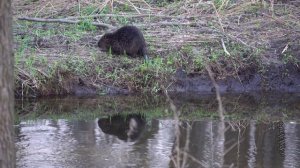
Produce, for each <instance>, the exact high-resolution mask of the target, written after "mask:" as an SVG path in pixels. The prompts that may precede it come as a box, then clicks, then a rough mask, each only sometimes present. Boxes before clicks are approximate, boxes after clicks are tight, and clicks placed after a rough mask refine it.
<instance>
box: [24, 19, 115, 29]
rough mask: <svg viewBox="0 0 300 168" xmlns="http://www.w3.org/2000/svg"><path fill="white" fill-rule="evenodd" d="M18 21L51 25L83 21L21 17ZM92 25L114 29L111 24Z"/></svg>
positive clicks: (93, 23)
mask: <svg viewBox="0 0 300 168" xmlns="http://www.w3.org/2000/svg"><path fill="white" fill-rule="evenodd" d="M18 20H27V21H33V22H49V23H67V24H78V23H80V22H81V21H79V20H68V19H44V18H30V17H20V18H18ZM92 25H94V26H98V27H104V28H108V29H113V28H114V27H113V26H112V25H109V24H105V23H97V22H92Z"/></svg>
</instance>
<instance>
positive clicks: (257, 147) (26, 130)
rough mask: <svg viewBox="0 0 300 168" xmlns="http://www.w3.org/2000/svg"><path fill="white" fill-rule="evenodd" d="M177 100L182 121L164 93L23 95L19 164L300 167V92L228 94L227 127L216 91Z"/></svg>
mask: <svg viewBox="0 0 300 168" xmlns="http://www.w3.org/2000/svg"><path fill="white" fill-rule="evenodd" d="M173 98H174V102H175V105H176V106H177V107H178V109H180V110H181V113H182V115H184V116H188V117H187V118H185V117H182V119H180V121H179V122H176V121H175V120H173V117H172V115H173V114H172V112H171V111H170V110H168V109H169V107H168V103H166V101H165V100H164V98H163V97H157V98H144V97H98V98H84V99H80V98H66V99H48V100H39V101H18V102H17V104H16V106H17V107H16V109H17V112H18V113H20V115H21V117H20V119H19V120H20V123H19V124H18V125H17V126H16V127H15V129H16V146H17V166H18V167H26V168H27V167H41V168H50V167H55V168H56V167H70V168H71V167H72V168H73V167H80V168H82V167H101V168H102V167H104V168H106V167H107V168H131V167H133V168H135V167H136V168H142V167H145V168H148V167H149V168H164V167H176V164H179V165H184V166H183V167H190V168H194V167H274V168H276V167H300V125H299V123H300V122H299V121H300V120H299V112H300V97H299V95H276V96H274V95H267V96H265V95H263V96H258V95H247V96H245V95H242V96H241V97H238V96H237V95H231V96H224V101H223V103H224V108H225V109H226V111H227V114H226V116H227V119H226V122H225V126H226V131H220V129H221V127H220V126H221V123H220V122H219V121H218V120H216V119H215V117H214V116H215V114H214V113H213V111H215V109H216V107H215V105H216V104H215V101H214V97H213V95H212V96H211V95H207V96H195V97H193V96H187V97H185V96H181V97H180V98H178V96H177V95H175V96H174V97H173ZM141 101H143V103H141ZM140 112H142V114H141V113H140ZM159 112H160V113H159ZM207 112H210V113H211V115H210V116H209V115H208V114H207ZM83 113H84V114H85V115H83ZM199 113H201V115H200V116H199V115H198V114H199ZM78 116H79V117H78ZM177 128H178V129H177ZM178 131H179V132H180V134H176V132H178ZM177 148H179V149H180V150H179V152H178V151H177V150H176V149H177Z"/></svg>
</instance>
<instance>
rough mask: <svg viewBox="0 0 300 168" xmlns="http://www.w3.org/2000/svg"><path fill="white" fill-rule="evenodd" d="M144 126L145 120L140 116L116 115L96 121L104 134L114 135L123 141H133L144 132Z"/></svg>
mask: <svg viewBox="0 0 300 168" xmlns="http://www.w3.org/2000/svg"><path fill="white" fill-rule="evenodd" d="M145 124H146V118H145V116H144V115H142V114H128V115H120V114H116V115H113V116H110V117H107V118H100V119H99V120H98V125H99V127H100V128H101V130H102V131H103V132H104V133H106V134H111V135H115V136H117V137H118V138H119V139H121V140H124V141H135V140H136V139H137V138H138V137H139V136H140V135H141V133H142V131H143V130H144V128H145Z"/></svg>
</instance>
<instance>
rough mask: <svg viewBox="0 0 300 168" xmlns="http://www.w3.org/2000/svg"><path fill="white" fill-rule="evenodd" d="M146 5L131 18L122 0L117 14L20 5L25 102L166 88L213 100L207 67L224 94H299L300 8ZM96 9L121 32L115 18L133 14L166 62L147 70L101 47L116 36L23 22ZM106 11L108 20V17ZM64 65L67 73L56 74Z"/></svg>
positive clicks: (19, 66)
mask: <svg viewBox="0 0 300 168" xmlns="http://www.w3.org/2000/svg"><path fill="white" fill-rule="evenodd" d="M147 2H148V4H146V3H142V2H140V3H139V2H136V3H137V4H136V3H134V4H135V5H137V6H139V7H140V8H143V9H147V10H149V16H146V17H145V16H144V15H143V14H144V13H143V12H142V13H139V12H141V11H142V10H141V11H137V9H136V8H134V7H133V6H130V5H129V9H127V8H126V10H128V12H127V11H126V10H124V9H125V7H124V6H123V5H122V4H120V3H118V1H116V2H115V3H113V4H112V5H111V6H110V5H109V3H108V4H104V3H103V2H97V3H96V2H94V1H89V0H86V1H84V2H82V4H80V5H81V6H80V10H78V5H79V4H78V3H77V1H76V2H75V1H74V2H73V1H70V2H69V1H58V0H51V1H47V2H46V1H41V0H38V1H26V2H25V1H18V0H17V1H14V9H15V10H14V18H15V27H14V34H15V37H16V39H17V40H15V41H16V42H15V50H16V51H17V53H18V54H19V56H17V57H18V63H16V76H17V79H16V91H15V93H16V96H17V97H32V96H33V97H36V96H49V95H66V94H68V95H70V94H71V95H98V94H130V93H135V92H144V91H153V90H156V91H159V90H161V89H162V88H167V89H169V90H170V91H176V92H206V93H207V92H214V87H213V84H212V82H211V80H210V78H209V76H208V74H207V72H206V70H205V68H204V66H203V65H204V64H206V65H208V66H210V68H211V69H212V71H213V73H214V78H215V79H216V81H217V83H218V85H219V87H220V91H221V92H222V93H243V92H252V91H279V92H300V67H299V65H300V31H299V30H300V3H298V2H297V1H282V2H281V1H276V3H275V4H270V3H269V2H268V1H265V2H264V3H260V2H258V3H250V2H248V1H242V0H241V1H237V2H235V3H233V2H232V4H228V5H227V6H225V7H224V9H221V8H219V9H218V10H216V9H214V8H213V7H212V3H211V2H210V1H205V2H203V3H199V2H198V1H197V2H196V1H195V2H193V1H189V2H183V1H182V2H169V3H166V4H167V5H165V6H162V7H161V6H160V5H161V4H159V3H158V2H155V1H147ZM91 5H93V7H95V9H94V8H93V10H92V11H93V12H92V13H84V14H85V15H86V16H89V15H95V14H103V16H97V17H92V18H94V20H98V21H99V20H100V21H101V22H103V23H107V24H110V25H112V26H114V27H120V26H122V25H124V24H125V23H123V21H120V20H121V19H124V18H123V17H114V16H111V15H126V17H125V18H126V19H125V20H126V24H133V25H136V26H137V27H139V28H140V29H141V30H142V32H143V34H144V35H145V38H146V42H147V43H148V49H149V56H150V57H152V60H154V61H153V62H155V60H156V59H161V62H162V63H161V64H159V65H157V62H155V63H153V64H151V65H150V66H149V65H148V67H147V66H146V65H143V66H141V65H142V64H143V59H140V58H125V57H126V56H109V55H108V54H107V53H104V52H101V51H100V50H99V48H98V47H97V45H96V44H97V41H98V40H99V39H100V37H101V35H103V34H104V33H105V32H106V31H107V30H105V29H103V28H96V29H92V28H91V29H89V28H87V29H86V25H85V27H83V29H81V28H80V25H76V26H78V27H79V28H78V27H77V28H76V31H77V30H82V31H80V32H79V31H77V32H76V31H74V32H72V29H75V28H74V27H75V26H73V27H72V25H65V24H63V23H35V22H32V23H31V22H29V23H28V22H26V24H25V23H24V21H18V20H17V18H18V17H22V16H29V17H40V18H68V17H76V16H82V15H83V12H84V11H88V10H87V9H89V8H90V6H91ZM127 5H128V4H127ZM105 7H106V9H107V10H108V12H106V13H101V10H102V12H103V10H104V8H105ZM112 7H114V8H113V9H114V10H115V11H114V10H113V9H112ZM116 11H117V12H116ZM123 11H126V12H123ZM110 14H111V15H110ZM150 15H151V17H150ZM24 24H25V25H24ZM37 31H38V32H40V34H39V33H36V32H37ZM48 31H49V32H51V31H54V33H53V32H52V33H50V34H49V35H48V34H47V33H46V32H48ZM68 31H69V32H71V33H69V34H68V33H66V32H68ZM110 31H111V30H110ZM44 34H46V35H44ZM25 39H27V41H26V46H25V47H24V41H25ZM22 47H23V48H24V49H23V50H21V51H19V50H20V48H22ZM20 53H21V54H20ZM33 56H34V57H35V58H34V59H35V60H39V59H42V58H44V57H45V58H47V62H46V63H44V64H42V63H41V62H42V61H40V60H39V61H40V62H38V61H35V62H34V63H33V64H32V65H30V66H32V67H29V68H28V64H30V61H28V60H30V59H29V58H30V57H33ZM74 60H75V61H74ZM170 60H171V61H170ZM199 60H200V61H199ZM80 63H82V65H81V64H80ZM57 64H58V65H59V68H56V69H55V68H53V67H55V66H57ZM64 67H66V68H64ZM145 67H146V70H143V68H145ZM96 68H100V70H99V72H96ZM49 69H50V70H49ZM83 69H86V70H83ZM52 70H53V71H52Z"/></svg>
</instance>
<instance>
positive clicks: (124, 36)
mask: <svg viewBox="0 0 300 168" xmlns="http://www.w3.org/2000/svg"><path fill="white" fill-rule="evenodd" d="M98 46H99V47H100V49H101V50H102V51H109V50H111V52H112V53H113V54H117V55H121V54H126V55H129V56H131V57H137V56H144V57H145V59H146V60H147V59H148V56H147V53H146V52H147V49H146V42H145V39H144V36H143V34H142V32H141V31H140V30H139V29H138V28H137V27H135V26H123V27H121V28H120V29H118V30H117V31H115V32H113V33H106V34H104V35H103V36H102V37H101V39H100V40H99V42H98Z"/></svg>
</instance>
